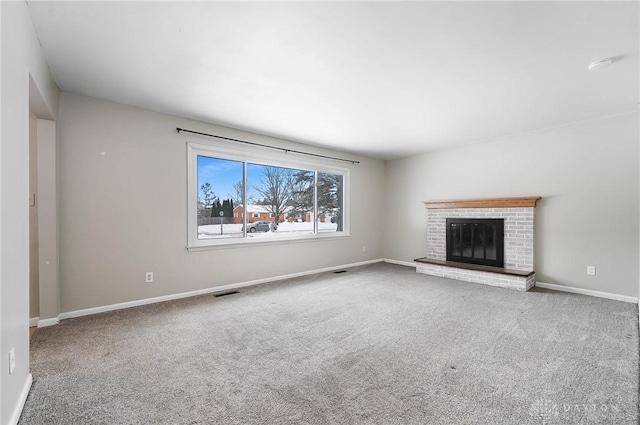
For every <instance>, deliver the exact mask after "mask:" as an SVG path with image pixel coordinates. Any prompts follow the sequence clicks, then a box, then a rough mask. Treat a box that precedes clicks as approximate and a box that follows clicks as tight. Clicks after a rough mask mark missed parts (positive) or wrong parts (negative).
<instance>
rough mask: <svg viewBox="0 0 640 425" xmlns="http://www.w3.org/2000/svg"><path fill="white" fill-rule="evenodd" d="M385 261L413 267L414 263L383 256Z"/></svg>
mask: <svg viewBox="0 0 640 425" xmlns="http://www.w3.org/2000/svg"><path fill="white" fill-rule="evenodd" d="M383 261H384V262H385V263H390V264H397V265H399V266H407V267H415V266H416V263H414V262H413V261H400V260H392V259H391V258H385V259H384V260H383Z"/></svg>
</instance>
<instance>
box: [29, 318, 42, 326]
mask: <svg viewBox="0 0 640 425" xmlns="http://www.w3.org/2000/svg"><path fill="white" fill-rule="evenodd" d="M39 321H40V318H39V317H31V318H30V319H29V327H30V328H31V327H33V326H38V322H39Z"/></svg>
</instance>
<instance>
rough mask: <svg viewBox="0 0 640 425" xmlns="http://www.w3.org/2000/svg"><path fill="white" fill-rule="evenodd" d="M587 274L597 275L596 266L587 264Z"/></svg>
mask: <svg viewBox="0 0 640 425" xmlns="http://www.w3.org/2000/svg"><path fill="white" fill-rule="evenodd" d="M587 274H588V275H589V276H595V275H596V266H587Z"/></svg>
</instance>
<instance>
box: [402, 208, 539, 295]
mask: <svg viewBox="0 0 640 425" xmlns="http://www.w3.org/2000/svg"><path fill="white" fill-rule="evenodd" d="M538 199H540V197H538V196H535V197H526V198H495V199H467V200H450V201H426V202H425V205H426V207H427V256H426V257H424V258H417V259H416V260H414V261H415V262H416V271H417V272H418V273H424V274H428V275H432V276H440V277H446V278H450V279H456V280H463V281H466V282H473V283H480V284H483V285H491V286H499V287H502V288H509V289H516V290H519V291H528V290H529V289H531V288H533V287H534V286H535V283H536V278H535V276H536V275H535V271H534V264H535V263H534V254H535V245H534V229H535V228H534V226H535V221H534V216H535V214H534V212H535V206H536V202H537V201H538ZM447 218H473V219H475V218H502V219H504V268H500V267H490V266H479V265H473V264H466V263H456V262H452V261H446V258H447V254H446V221H447Z"/></svg>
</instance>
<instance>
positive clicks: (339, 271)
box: [334, 270, 347, 274]
mask: <svg viewBox="0 0 640 425" xmlns="http://www.w3.org/2000/svg"><path fill="white" fill-rule="evenodd" d="M346 272H347V271H346V270H338V271H337V272H334V273H335V274H339V273H346Z"/></svg>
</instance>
